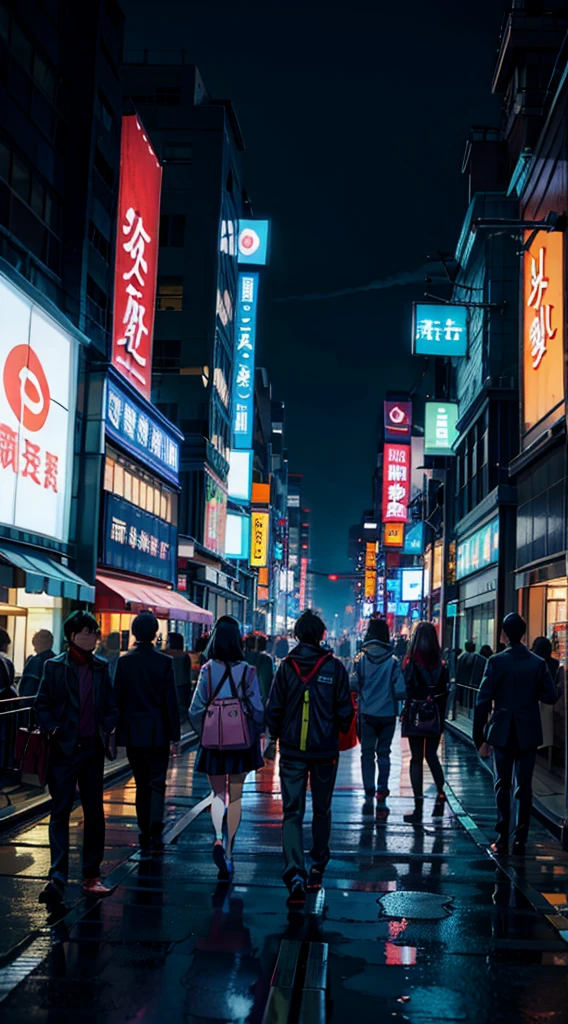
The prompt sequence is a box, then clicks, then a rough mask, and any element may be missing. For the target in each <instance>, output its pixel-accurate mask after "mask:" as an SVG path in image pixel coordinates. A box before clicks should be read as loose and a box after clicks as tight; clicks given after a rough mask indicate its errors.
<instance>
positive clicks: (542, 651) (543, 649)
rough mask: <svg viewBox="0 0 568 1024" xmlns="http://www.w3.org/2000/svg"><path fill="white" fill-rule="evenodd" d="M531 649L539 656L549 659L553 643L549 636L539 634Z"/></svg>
mask: <svg viewBox="0 0 568 1024" xmlns="http://www.w3.org/2000/svg"><path fill="white" fill-rule="evenodd" d="M531 651H533V652H534V654H538V656H539V658H544V660H545V661H548V659H549V658H550V657H551V655H552V644H551V642H550V640H549V639H548V637H547V636H537V638H536V640H535V641H534V643H533V645H532V647H531Z"/></svg>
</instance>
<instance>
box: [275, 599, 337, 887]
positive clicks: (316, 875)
mask: <svg viewBox="0 0 568 1024" xmlns="http://www.w3.org/2000/svg"><path fill="white" fill-rule="evenodd" d="M294 632H295V636H296V640H297V641H298V645H297V646H296V647H294V649H293V650H292V652H291V653H290V654H289V655H288V656H287V657H286V658H285V659H284V661H283V662H282V664H281V665H280V666H279V668H278V671H277V673H276V676H275V679H274V683H273V684H272V689H271V691H270V696H269V698H268V703H267V705H266V725H267V728H268V730H269V732H270V735H271V736H272V737H274V738H275V739H277V740H279V741H280V784H281V789H282V810H283V819H284V820H283V826H282V844H283V850H284V873H283V878H284V882H285V884H286V885H287V886H288V889H289V892H290V895H289V898H288V905H289V906H293V905H295V904H302V903H303V902H304V901H305V899H306V884H307V883H308V884H309V886H310V887H313V888H317V887H319V886H320V885H321V882H322V878H323V873H324V871H325V868H326V866H327V864H328V862H329V859H330V856H331V855H330V850H329V837H330V832H331V800H332V796H333V789H334V786H335V779H336V776H337V765H338V759H339V733H340V732H341V733H346V732H348V731H349V727H350V725H351V722H352V719H353V705H352V702H351V693H350V690H349V677H348V675H347V672H346V671H345V668H344V666H343V664H342V663H341V661H340V660H339V658H336V657H335V656H334V655H333V654H332V652H331V651H329V650H325V649H324V648H323V647H322V642H323V640H324V637H325V633H326V627H325V624H324V623H323V622H322V620H321V619H320V618H319V616H318V615H316V614H315V613H314V612H312V611H310V610H307V611H305V612H303V613H302V615H300V617H299V619H298V620H297V622H296V625H295V628H294ZM308 781H309V783H310V788H311V792H312V804H313V822H312V849H311V853H310V858H311V861H312V867H311V871H310V876H309V880H308V876H307V873H306V868H305V860H304V843H303V835H302V826H303V822H304V814H305V811H306V792H307V788H308Z"/></svg>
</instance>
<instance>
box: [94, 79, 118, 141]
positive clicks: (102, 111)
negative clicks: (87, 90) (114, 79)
mask: <svg viewBox="0 0 568 1024" xmlns="http://www.w3.org/2000/svg"><path fill="white" fill-rule="evenodd" d="M96 112H97V116H98V117H99V120H100V121H102V123H103V125H104V127H105V128H106V130H107V132H112V130H113V127H114V115H113V111H112V106H111V104H110V103H109V101H108V100H107V98H106V96H105V94H104V92H103V90H102V89H99V90H98V92H97V103H96Z"/></svg>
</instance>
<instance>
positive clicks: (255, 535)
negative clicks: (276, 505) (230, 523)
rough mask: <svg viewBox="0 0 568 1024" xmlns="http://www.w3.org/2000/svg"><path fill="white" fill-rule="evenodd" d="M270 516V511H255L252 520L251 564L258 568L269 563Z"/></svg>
mask: <svg viewBox="0 0 568 1024" xmlns="http://www.w3.org/2000/svg"><path fill="white" fill-rule="evenodd" d="M269 531H270V516H269V514H268V512H253V513H252V515H251V521H250V564H251V565H252V566H256V568H257V569H261V568H264V566H265V565H268V535H269Z"/></svg>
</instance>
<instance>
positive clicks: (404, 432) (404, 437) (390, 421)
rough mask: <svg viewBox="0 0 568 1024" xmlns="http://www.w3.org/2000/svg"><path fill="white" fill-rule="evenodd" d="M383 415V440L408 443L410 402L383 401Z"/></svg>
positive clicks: (410, 429)
mask: <svg viewBox="0 0 568 1024" xmlns="http://www.w3.org/2000/svg"><path fill="white" fill-rule="evenodd" d="M384 416H385V420H384V426H385V441H398V442H399V443H403V444H410V434H411V431H412V402H392V401H389V402H385V403H384Z"/></svg>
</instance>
